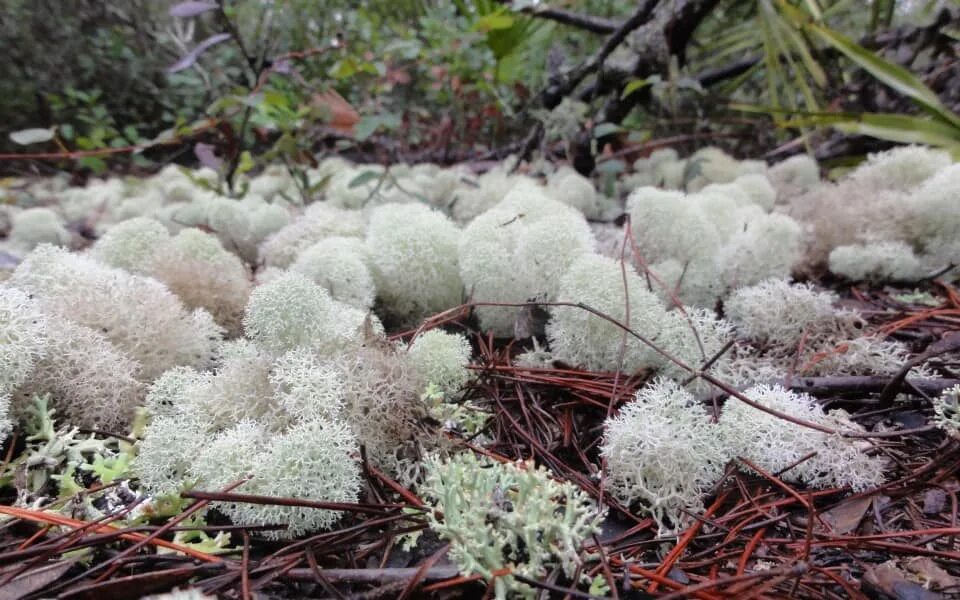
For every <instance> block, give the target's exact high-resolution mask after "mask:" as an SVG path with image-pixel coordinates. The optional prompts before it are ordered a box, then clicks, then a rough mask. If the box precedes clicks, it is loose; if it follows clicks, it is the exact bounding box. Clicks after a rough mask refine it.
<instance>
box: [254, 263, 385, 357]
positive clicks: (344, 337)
mask: <svg viewBox="0 0 960 600" xmlns="http://www.w3.org/2000/svg"><path fill="white" fill-rule="evenodd" d="M366 318H367V315H366V313H365V312H364V311H362V310H359V309H357V308H354V307H352V306H348V305H346V304H343V303H342V302H337V301H336V300H334V299H333V298H331V297H330V294H329V293H328V292H327V291H326V290H325V289H323V288H322V287H320V286H319V285H317V284H315V283H313V282H312V281H310V280H309V279H307V278H306V277H304V276H303V275H301V274H300V273H284V274H283V275H280V276H279V277H277V278H275V279H273V280H271V281H269V282H268V283H265V284H263V285H261V286H259V287H257V288H255V289H254V290H253V293H251V294H250V301H249V303H248V304H247V308H246V312H245V315H244V318H243V326H244V330H245V331H246V333H247V336H248V337H249V338H250V339H252V340H253V341H255V342H256V343H257V344H259V345H261V346H262V347H263V348H264V349H266V350H268V351H270V352H273V353H275V354H282V353H284V352H286V351H288V350H293V349H295V348H298V347H310V348H314V349H316V350H318V351H321V352H326V353H330V352H334V351H336V350H341V349H343V348H345V347H347V346H350V345H352V344H354V343H357V342H358V341H359V340H360V335H361V329H362V327H363V325H364V321H365V319H366Z"/></svg>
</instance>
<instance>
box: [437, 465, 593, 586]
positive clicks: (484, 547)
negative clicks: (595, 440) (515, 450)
mask: <svg viewBox="0 0 960 600" xmlns="http://www.w3.org/2000/svg"><path fill="white" fill-rule="evenodd" d="M426 462H427V475H426V480H425V481H424V483H423V485H422V486H421V488H420V492H421V494H422V495H423V497H424V499H426V500H427V501H428V502H429V503H430V505H431V506H432V507H433V508H435V509H436V510H437V511H439V513H438V512H434V511H428V512H427V521H428V523H429V524H430V528H431V529H432V530H433V531H435V532H436V533H437V534H438V535H439V536H440V537H441V538H442V539H444V540H447V541H449V542H450V557H451V558H452V559H453V560H454V561H455V562H456V563H457V566H458V567H459V568H460V571H461V572H462V573H463V574H464V575H473V574H480V575H482V576H483V577H484V578H486V579H487V580H491V579H492V580H493V581H492V585H493V589H494V593H495V595H496V597H497V598H498V599H500V600H502V599H505V598H512V597H521V598H534V597H535V596H536V590H535V589H534V588H531V587H530V586H528V585H526V584H524V583H522V582H520V581H517V579H516V578H515V577H513V575H522V576H524V577H529V578H533V579H540V578H542V577H545V576H546V575H547V574H548V573H549V572H550V570H551V569H553V568H555V567H560V568H562V569H563V571H564V573H566V575H567V576H568V577H571V576H573V574H574V572H575V570H576V569H577V567H578V566H579V565H580V564H581V560H580V556H579V551H580V547H581V546H582V544H583V543H584V542H585V541H586V540H588V539H589V537H590V536H591V535H593V534H595V533H598V532H599V531H600V520H601V518H602V516H603V515H602V513H601V512H600V511H598V510H597V508H596V506H595V505H594V504H593V502H592V501H591V500H590V498H589V496H587V494H586V493H584V492H583V490H581V489H580V488H578V487H577V486H575V485H573V484H572V483H570V482H559V481H557V480H555V479H553V478H552V476H551V473H550V472H549V471H548V470H546V469H544V468H543V467H539V468H534V466H533V464H531V463H526V464H513V463H510V464H502V463H497V462H493V461H492V460H490V459H489V458H487V457H482V458H478V457H477V456H476V455H474V454H472V453H466V454H459V455H457V456H454V457H453V458H450V459H448V460H446V461H443V460H440V459H439V458H437V457H435V456H434V457H430V458H428V459H427V461H426ZM440 514H442V517H441V516H439V515H440ZM504 568H509V569H510V572H511V575H505V576H499V577H496V578H494V572H495V571H499V570H501V569H504Z"/></svg>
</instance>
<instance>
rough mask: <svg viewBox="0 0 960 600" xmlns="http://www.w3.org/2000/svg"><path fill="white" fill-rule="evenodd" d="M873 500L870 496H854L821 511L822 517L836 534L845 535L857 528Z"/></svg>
mask: <svg viewBox="0 0 960 600" xmlns="http://www.w3.org/2000/svg"><path fill="white" fill-rule="evenodd" d="M872 502H873V498H872V497H870V496H866V497H860V498H853V499H851V500H847V501H845V502H841V503H840V504H838V505H836V506H834V507H833V508H831V509H830V510H828V511H826V512H824V513H821V515H820V518H821V519H822V520H823V522H825V523H827V524H828V525H830V529H831V530H832V532H833V533H834V534H836V535H844V534H847V533H850V532H851V531H854V530H855V529H856V528H857V526H858V525H859V524H860V521H862V520H863V515H865V514H866V513H867V509H868V508H870V504H871V503H872Z"/></svg>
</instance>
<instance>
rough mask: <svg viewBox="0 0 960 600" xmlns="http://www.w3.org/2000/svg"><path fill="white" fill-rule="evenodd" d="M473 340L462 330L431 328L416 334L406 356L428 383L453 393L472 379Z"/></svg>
mask: <svg viewBox="0 0 960 600" xmlns="http://www.w3.org/2000/svg"><path fill="white" fill-rule="evenodd" d="M470 354H471V348H470V342H469V341H468V340H467V338H466V337H464V336H463V335H460V334H459V333H447V332H446V331H443V330H440V329H431V330H430V331H427V332H426V333H423V334H420V335H418V336H417V338H416V339H415V340H413V343H412V344H410V348H409V349H408V350H407V356H408V357H409V360H410V363H411V364H412V365H413V368H414V370H415V371H416V372H417V373H418V374H419V376H420V378H421V379H422V380H423V381H424V382H426V383H427V384H433V385H435V386H437V388H438V389H439V390H440V391H442V392H443V393H444V394H454V393H455V392H457V391H459V390H460V389H461V388H462V387H463V386H464V385H466V383H467V381H469V380H470V371H469V370H468V369H467V365H468V364H470Z"/></svg>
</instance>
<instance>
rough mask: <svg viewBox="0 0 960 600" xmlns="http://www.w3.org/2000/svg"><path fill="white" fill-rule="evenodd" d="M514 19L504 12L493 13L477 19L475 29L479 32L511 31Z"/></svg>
mask: <svg viewBox="0 0 960 600" xmlns="http://www.w3.org/2000/svg"><path fill="white" fill-rule="evenodd" d="M513 23H514V19H513V17H512V16H511V15H508V14H506V13H504V12H496V13H491V14H489V15H484V16H482V17H480V18H479V19H477V23H476V25H474V29H475V30H477V31H484V32H486V31H496V30H498V29H510V28H511V27H513Z"/></svg>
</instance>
